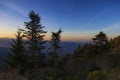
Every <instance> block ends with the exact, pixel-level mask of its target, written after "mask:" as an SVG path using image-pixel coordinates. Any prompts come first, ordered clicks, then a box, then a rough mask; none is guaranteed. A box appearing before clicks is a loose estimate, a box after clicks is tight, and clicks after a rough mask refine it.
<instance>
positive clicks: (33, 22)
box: [24, 11, 46, 69]
mask: <svg viewBox="0 0 120 80" xmlns="http://www.w3.org/2000/svg"><path fill="white" fill-rule="evenodd" d="M29 18H30V21H29V22H25V26H26V27H25V28H26V30H24V37H26V38H27V41H26V44H27V52H28V54H29V56H30V58H29V62H30V68H31V69H32V68H35V67H41V66H43V63H44V59H45V55H44V53H43V50H44V49H45V46H44V44H45V42H46V41H44V36H45V35H44V34H45V33H46V31H44V30H43V28H44V26H42V25H41V22H40V20H41V19H40V16H39V15H38V14H36V13H35V12H34V11H31V12H30V13H29Z"/></svg>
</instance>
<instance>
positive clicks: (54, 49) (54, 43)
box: [49, 29, 62, 65]
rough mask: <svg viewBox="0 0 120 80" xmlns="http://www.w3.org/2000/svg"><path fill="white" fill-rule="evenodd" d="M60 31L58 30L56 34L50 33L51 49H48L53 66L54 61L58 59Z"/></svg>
mask: <svg viewBox="0 0 120 80" xmlns="http://www.w3.org/2000/svg"><path fill="white" fill-rule="evenodd" d="M61 32H62V31H61V29H59V31H58V32H52V36H51V42H50V43H51V48H50V53H49V54H50V57H51V63H52V64H53V65H55V61H56V59H57V57H58V53H59V49H60V48H61V47H60V44H59V43H60V34H61Z"/></svg>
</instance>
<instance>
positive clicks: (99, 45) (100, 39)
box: [93, 31, 109, 54]
mask: <svg viewBox="0 0 120 80" xmlns="http://www.w3.org/2000/svg"><path fill="white" fill-rule="evenodd" d="M93 44H94V46H95V47H94V48H95V49H94V50H95V52H96V53H98V54H101V53H106V52H108V50H109V41H108V38H107V36H106V34H105V33H103V32H102V31H101V32H99V34H97V35H95V38H93ZM96 50H97V51H96Z"/></svg>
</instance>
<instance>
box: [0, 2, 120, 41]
mask: <svg viewBox="0 0 120 80" xmlns="http://www.w3.org/2000/svg"><path fill="white" fill-rule="evenodd" d="M31 10H34V11H35V12H36V13H38V14H39V15H40V16H41V24H42V25H43V26H45V28H44V30H47V31H48V33H47V36H46V39H50V35H51V32H52V31H57V30H58V29H59V28H62V30H63V33H62V40H63V41H83V40H90V39H91V38H92V37H94V35H95V34H97V33H99V32H100V31H104V32H105V33H107V36H108V37H114V36H118V35H119V34H120V0H0V38H13V37H14V34H15V32H16V31H17V29H18V27H19V28H23V29H24V28H25V26H24V22H27V21H29V18H28V13H29V12H30V11H31Z"/></svg>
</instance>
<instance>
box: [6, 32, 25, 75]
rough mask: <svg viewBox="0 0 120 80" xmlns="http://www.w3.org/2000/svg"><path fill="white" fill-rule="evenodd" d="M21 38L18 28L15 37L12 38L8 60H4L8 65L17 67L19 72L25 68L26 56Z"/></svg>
mask: <svg viewBox="0 0 120 80" xmlns="http://www.w3.org/2000/svg"><path fill="white" fill-rule="evenodd" d="M22 38H23V36H22V33H21V31H20V30H18V32H17V34H16V39H13V40H12V44H11V48H10V52H9V54H8V60H7V61H6V63H7V65H8V66H10V67H11V68H16V69H18V71H19V73H20V74H23V73H24V72H25V71H26V70H27V56H26V54H25V47H24V42H23V40H22Z"/></svg>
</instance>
